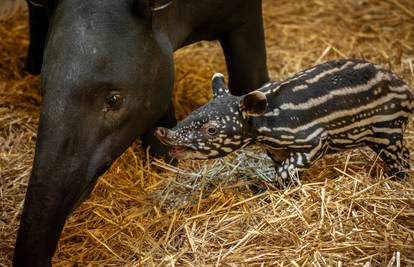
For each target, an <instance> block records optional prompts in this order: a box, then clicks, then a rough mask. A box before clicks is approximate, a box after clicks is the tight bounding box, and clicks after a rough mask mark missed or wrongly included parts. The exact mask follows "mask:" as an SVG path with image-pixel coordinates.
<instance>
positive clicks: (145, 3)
mask: <svg viewBox="0 0 414 267" xmlns="http://www.w3.org/2000/svg"><path fill="white" fill-rule="evenodd" d="M172 2H173V0H134V10H135V12H137V14H138V15H139V16H140V17H142V18H144V19H151V18H152V16H153V13H154V12H157V11H160V10H163V9H165V8H167V7H168V6H169V5H171V4H172Z"/></svg>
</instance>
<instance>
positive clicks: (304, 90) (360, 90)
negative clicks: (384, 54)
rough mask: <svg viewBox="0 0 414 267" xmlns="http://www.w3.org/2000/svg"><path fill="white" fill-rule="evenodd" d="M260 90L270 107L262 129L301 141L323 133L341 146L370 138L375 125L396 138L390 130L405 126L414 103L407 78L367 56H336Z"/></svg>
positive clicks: (293, 141) (286, 139)
mask: <svg viewBox="0 0 414 267" xmlns="http://www.w3.org/2000/svg"><path fill="white" fill-rule="evenodd" d="M260 90H261V91H262V92H264V93H265V94H266V96H267V99H268V109H267V111H266V113H265V114H264V115H263V116H262V117H261V119H259V120H258V121H256V126H257V127H258V130H259V132H262V133H263V134H265V135H267V136H273V137H274V138H275V139H277V141H282V143H284V144H285V145H289V143H291V144H292V146H295V147H298V143H299V145H300V144H301V143H302V144H306V143H307V142H315V141H317V140H312V139H313V137H315V138H318V139H320V138H321V134H323V136H324V137H326V138H328V137H329V139H330V140H329V143H330V144H329V145H330V146H331V147H334V148H335V147H336V148H338V149H339V148H349V147H354V146H358V145H361V144H362V143H365V141H370V140H372V139H373V138H374V137H373V133H374V131H376V132H379V133H381V132H383V133H384V134H383V136H382V135H381V134H377V135H376V137H375V138H378V140H377V141H379V142H381V140H380V139H381V138H384V139H387V138H390V136H387V135H386V134H387V133H393V132H396V131H399V132H401V131H402V130H403V129H402V128H403V124H404V123H405V121H406V119H407V117H408V115H409V114H410V113H411V110H412V109H413V96H412V94H411V93H410V90H409V88H408V86H407V85H406V84H405V83H404V82H403V81H402V80H401V79H399V78H398V77H397V76H396V75H395V74H393V73H392V72H390V71H388V70H384V69H383V68H381V67H380V66H378V65H374V64H372V63H369V62H365V61H362V60H338V61H330V62H327V63H324V64H320V65H317V66H315V67H313V68H311V69H308V70H305V71H303V72H300V73H298V74H296V75H295V76H293V77H291V78H289V79H287V80H286V81H284V82H282V83H280V84H276V83H274V84H268V85H267V86H264V87H263V88H261V89H260ZM383 142H388V140H383Z"/></svg>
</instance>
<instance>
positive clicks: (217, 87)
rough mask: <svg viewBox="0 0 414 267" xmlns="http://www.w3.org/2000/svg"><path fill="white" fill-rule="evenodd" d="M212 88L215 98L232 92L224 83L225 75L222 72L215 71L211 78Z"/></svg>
mask: <svg viewBox="0 0 414 267" xmlns="http://www.w3.org/2000/svg"><path fill="white" fill-rule="evenodd" d="M211 89H212V90H213V98H216V97H220V96H226V95H229V94H230V92H229V89H227V87H226V84H225V83H224V75H223V74H221V73H215V74H214V75H213V78H211Z"/></svg>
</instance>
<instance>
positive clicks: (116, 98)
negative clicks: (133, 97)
mask: <svg viewBox="0 0 414 267" xmlns="http://www.w3.org/2000/svg"><path fill="white" fill-rule="evenodd" d="M124 101H125V99H124V97H123V96H122V95H120V94H112V95H110V96H108V97H107V98H106V108H107V109H108V110H117V109H120V108H121V107H122V104H123V103H124Z"/></svg>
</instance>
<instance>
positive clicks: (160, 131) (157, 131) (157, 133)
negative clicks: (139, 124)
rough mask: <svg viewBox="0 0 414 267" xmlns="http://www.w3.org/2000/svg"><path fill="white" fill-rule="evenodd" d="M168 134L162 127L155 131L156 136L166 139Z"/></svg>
mask: <svg viewBox="0 0 414 267" xmlns="http://www.w3.org/2000/svg"><path fill="white" fill-rule="evenodd" d="M166 133H167V132H166V131H165V129H164V128H162V127H157V129H155V134H156V135H158V136H160V137H165V135H166Z"/></svg>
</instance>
